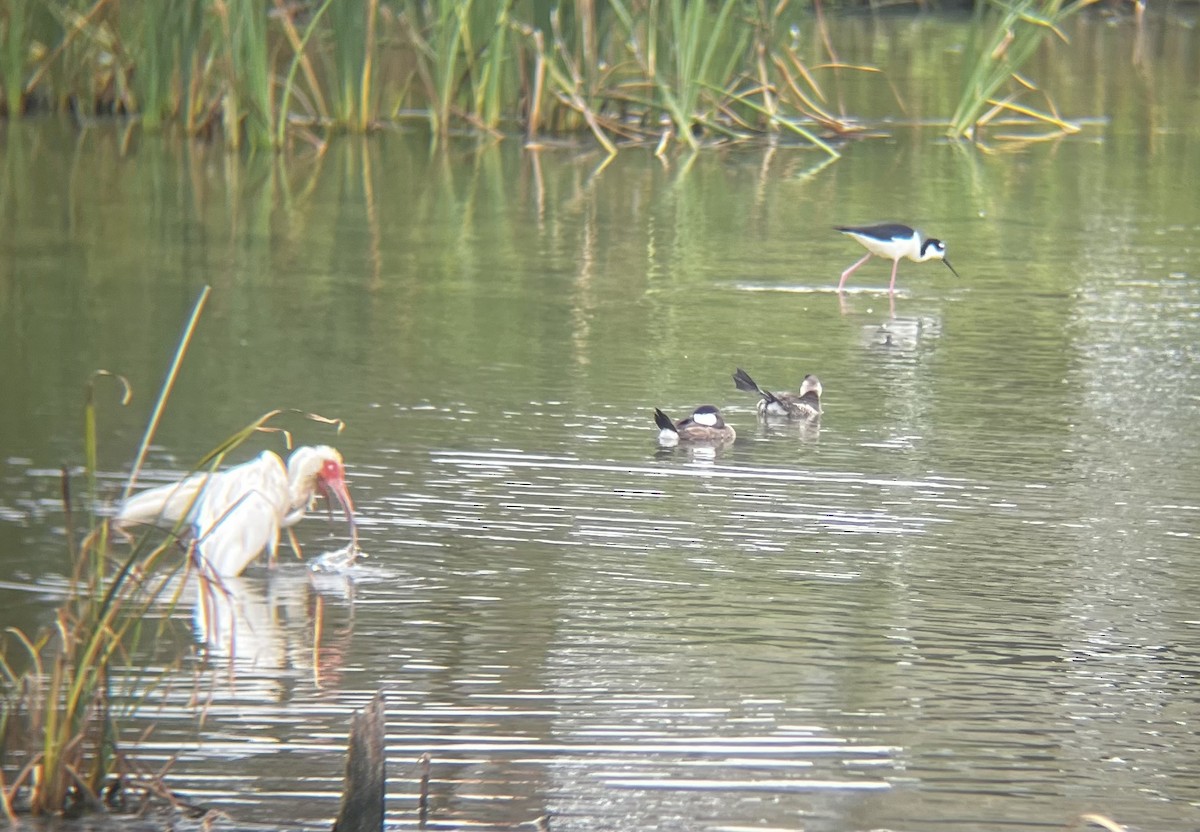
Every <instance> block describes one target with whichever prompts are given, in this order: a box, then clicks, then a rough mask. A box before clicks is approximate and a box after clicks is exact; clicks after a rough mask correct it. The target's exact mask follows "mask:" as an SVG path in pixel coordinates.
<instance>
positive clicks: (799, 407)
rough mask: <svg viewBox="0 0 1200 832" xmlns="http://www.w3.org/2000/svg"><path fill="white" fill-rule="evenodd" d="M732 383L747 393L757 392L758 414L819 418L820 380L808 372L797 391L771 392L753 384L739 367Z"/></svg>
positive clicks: (794, 417)
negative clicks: (758, 397)
mask: <svg viewBox="0 0 1200 832" xmlns="http://www.w3.org/2000/svg"><path fill="white" fill-rule="evenodd" d="M733 383H734V384H735V385H737V389H739V390H745V391H746V392H747V393H757V394H758V395H759V396H760V397H761V398H760V399H759V401H758V415H759V416H762V417H764V418H765V417H767V416H787V417H789V418H791V419H808V420H810V421H811V420H815V419H819V418H821V392H822V391H821V380H820V379H819V378H817V377H816V376H814V375H813V374H812V373H809V374H808V375H806V376H805V377H804V381H802V382H800V392H799V393H772V392H771V391H770V390H764V389H762V388H761V387H759V386H758V385H757V384H755V382H754V379H752V378H750V375H749V373H747V372H746V371H745V370H743V369H742V368H741V367H738V368H737V372H735V373H734V374H733Z"/></svg>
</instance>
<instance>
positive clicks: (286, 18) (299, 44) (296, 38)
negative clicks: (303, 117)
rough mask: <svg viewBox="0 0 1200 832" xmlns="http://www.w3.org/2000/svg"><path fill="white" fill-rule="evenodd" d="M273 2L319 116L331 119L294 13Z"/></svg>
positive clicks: (280, 1)
mask: <svg viewBox="0 0 1200 832" xmlns="http://www.w3.org/2000/svg"><path fill="white" fill-rule="evenodd" d="M273 2H274V3H275V10H276V12H277V13H278V19H279V22H280V26H282V28H283V34H284V36H286V37H287V39H288V43H289V44H290V45H291V47H292V51H293V52H294V53H295V55H296V60H297V61H298V62H299V64H300V69H301V70H302V71H303V72H304V80H305V81H306V82H308V88H309V90H310V92H311V93H312V97H313V104H314V105H315V108H316V111H317V114H318V115H319V116H320V117H321V118H322V119H326V118H328V117H329V108H328V107H326V106H325V96H323V95H322V94H321V85H320V84H319V83H318V82H317V74H316V73H315V72H314V71H313V67H312V61H310V60H309V59H308V55H307V54H305V51H304V49H305V46H306V42H305V41H303V40H302V39H301V38H300V33H299V32H297V31H296V25H295V23H293V22H292V11H291V10H290V9H289V8H288V7H287V6H286V5H285V4H284V0H273ZM280 118H281V119H283V120H286V119H287V113H280Z"/></svg>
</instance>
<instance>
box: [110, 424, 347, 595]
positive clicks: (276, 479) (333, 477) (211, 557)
mask: <svg viewBox="0 0 1200 832" xmlns="http://www.w3.org/2000/svg"><path fill="white" fill-rule="evenodd" d="M318 493H319V494H321V495H323V496H324V497H326V498H327V499H329V498H330V497H331V495H332V497H334V498H336V499H337V501H338V502H339V503H340V504H341V506H342V509H343V510H344V511H345V512H346V517H347V519H348V520H349V521H350V526H351V530H352V531H353V528H354V503H353V502H352V501H351V500H350V492H349V491H348V490H347V489H346V470H345V467H344V466H343V464H342V455H341V454H340V453H338V452H337V450H336V449H334V448H331V447H329V446H328V445H318V446H315V447H308V446H305V447H301V448H297V449H296V450H295V451H293V452H292V455H291V456H290V457H288V462H287V467H286V468H285V467H284V464H283V460H281V459H280V458H279V457H278V456H277V455H276V454H274V453H272V452H271V451H263V452H262V453H261V454H259V455H258V456H256V457H255V458H254V459H252V460H250V461H249V462H244V463H242V464H241V465H236V466H234V467H233V468H230V469H228V470H225V471H218V472H216V473H200V474H193V475H192V476H190V477H188V478H187V479H185V480H183V481H182V482H179V483H176V484H174V485H162V486H159V487H157V488H151V489H149V490H147V491H143V492H141V493H140V494H135V495H134V496H132V497H130V498H129V499H128V500H126V501H125V502H124V503H123V504H122V505H121V508H120V510H119V511H118V512H117V516H116V522H117V525H118V527H125V526H130V525H137V524H150V525H155V526H160V527H164V528H174V527H175V526H177V525H180V524H181V523H182V525H184V526H187V527H190V529H191V531H192V533H193V534H194V536H195V538H196V553H197V555H198V557H199V559H200V560H201V561H202V564H203V565H204V566H205V567H206V568H207V569H208V570H209V571H210V572H211V573H212V574H215V575H220V576H223V577H229V576H234V575H240V574H241V573H242V570H244V569H245V568H246V566H247V565H249V563H250V562H251V561H252V560H254V558H256V557H257V556H258V554H259V553H260V552H262V550H263V549H264V548H265V549H268V550H269V551H270V553H271V557H272V558H274V556H275V550H276V549H277V548H278V546H279V533H280V530H281V529H285V528H288V527H290V526H294V525H295V524H296V523H298V522H300V520H301V518H303V517H304V514H305V512H306V511H308V508H309V506H310V505H311V503H312V502H313V500H314V499H315V498H316V496H317V494H318Z"/></svg>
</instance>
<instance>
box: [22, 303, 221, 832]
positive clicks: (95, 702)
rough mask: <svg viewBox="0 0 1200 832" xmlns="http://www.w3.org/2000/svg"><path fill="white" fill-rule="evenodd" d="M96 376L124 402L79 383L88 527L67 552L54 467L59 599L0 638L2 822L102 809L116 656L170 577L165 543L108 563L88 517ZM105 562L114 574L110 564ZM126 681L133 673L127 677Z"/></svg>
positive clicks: (101, 528)
mask: <svg viewBox="0 0 1200 832" xmlns="http://www.w3.org/2000/svg"><path fill="white" fill-rule="evenodd" d="M207 295H208V290H207V289H205V291H204V293H203V294H202V295H201V297H200V298H199V300H198V301H197V303H196V308H195V311H194V312H193V315H192V318H191V321H190V323H189V324H188V326H187V328H186V329H185V330H184V334H183V337H182V338H181V340H180V343H179V347H178V348H177V350H176V353H175V359H174V361H173V363H172V368H173V369H172V371H171V372H170V373H168V376H167V380H166V382H164V385H163V389H162V392H161V394H160V397H159V407H158V408H156V410H155V416H154V417H153V418H152V419H151V426H150V428H148V429H147V433H146V437H145V439H144V440H143V444H142V453H144V451H145V447H146V445H147V444H148V442H149V441H150V438H151V436H152V434H153V426H154V425H155V423H156V421H157V417H158V415H159V414H160V413H161V406H162V404H164V403H165V401H166V397H167V396H168V395H169V393H170V389H171V387H172V385H173V382H174V377H175V368H177V367H178V365H179V362H180V361H181V360H182V358H183V355H184V353H186V351H187V347H188V344H189V343H190V341H191V336H192V332H193V331H194V328H195V324H196V321H197V319H198V316H199V313H200V310H201V309H202V308H203V305H204V301H205V298H206V297H207ZM104 378H111V379H113V380H114V381H116V382H119V384H120V386H121V388H122V396H121V402H122V404H126V403H128V401H129V387H128V384H127V383H126V382H125V380H124V379H123V378H121V377H120V376H116V375H114V374H112V373H109V372H107V371H103V370H102V371H98V372H97V373H95V374H93V376H92V378H90V379H89V380H88V383H87V387H86V394H85V399H84V458H85V460H86V465H85V476H86V479H87V502H88V516H89V518H90V523H91V526H90V531H89V532H88V534H87V535H86V536H85V537H84V538H83V541H82V543H81V544H79V545H78V546H77V545H76V544H75V532H74V521H73V516H74V513H73V511H72V504H73V500H72V495H71V490H70V479H69V476H68V474H67V472H66V470H65V469H64V471H63V476H62V483H63V505H64V510H65V515H66V529H67V537H68V544H67V550H68V555H69V556H70V558H71V570H70V579H69V581H68V584H67V590H66V594H65V598H64V600H63V601H62V603H61V604H60V605H59V607H58V610H57V612H56V614H55V619H54V623H53V624H52V625H51V626H49V627H47V628H45V629H44V630H43V631H42V632H41V633H39V634H37V635H34V636H30V635H27V634H26V633H23V632H21V631H20V630H17V629H16V628H11V627H10V628H9V629H8V630H7V631H6V632H5V636H6V638H5V641H6V644H5V650H4V651H3V653H2V654H0V678H2V679H3V688H2V696H3V699H2V702H0V704H2V711H0V771H3V770H12V771H15V774H14V776H13V778H12V780H11V782H9V781H8V779H7V778H5V779H4V782H3V783H0V786H2V788H0V804H2V807H0V808H3V810H4V812H5V815H6V816H7V817H8V818H9V819H10V821H12V820H15V818H16V812H17V810H18V805H20V807H21V808H24V809H27V810H28V811H29V812H30V813H32V814H34V815H57V814H62V813H67V814H77V813H81V812H84V811H89V810H92V809H97V808H99V807H101V806H102V805H103V802H102V793H103V790H104V788H105V786H106V785H107V784H108V783H109V782H110V779H111V778H112V776H113V775H114V774H115V773H116V759H117V754H116V750H117V741H116V737H117V731H116V725H115V720H114V712H113V707H112V698H113V697H112V686H113V681H114V677H118V676H120V675H121V674H123V673H124V672H125V670H126V665H125V664H123V662H122V660H123V659H125V657H127V656H128V655H130V654H131V653H132V652H134V651H135V650H137V649H138V648H139V646H143V645H145V644H147V643H148V639H149V637H153V638H157V637H158V636H159V635H160V634H161V633H159V632H155V633H152V634H150V633H146V632H144V630H143V628H144V623H143V622H144V621H145V620H147V616H146V613H147V612H148V611H149V609H150V607H151V606H152V605H154V604H156V603H158V602H159V601H160V600H161V599H162V598H163V597H164V595H165V593H166V592H167V587H168V581H169V580H170V577H171V571H170V570H168V571H167V572H166V573H165V574H164V573H163V570H158V573H159V574H155V573H156V569H155V567H156V565H157V563H158V561H159V560H160V558H161V556H162V555H163V554H164V553H165V552H167V551H169V549H170V548H172V547H171V541H170V539H168V540H167V541H164V542H163V543H161V544H160V545H159V546H157V547H156V548H153V549H151V550H150V551H149V552H148V553H147V551H146V548H147V547H146V545H145V541H144V540H143V541H142V543H140V544H139V545H138V546H136V547H134V549H133V551H132V553H131V554H130V555H128V556H127V557H126V558H125V560H124V561H116V562H114V559H113V553H112V551H111V550H110V547H109V535H108V525H107V523H106V522H104V521H103V520H101V519H99V518H97V516H96V514H95V511H94V508H95V505H96V464H97V463H96V460H97V438H96V398H97V397H96V390H97V382H98V381H99V380H101V379H104ZM139 460H140V455H139ZM135 475H136V467H135ZM114 563H115V566H116V568H115V570H113V569H112V568H111V567H112V566H113V565H114ZM177 569H178V567H176V570H175V571H177ZM161 626H166V624H165V623H163V624H160V627H161ZM19 662H21V663H23V664H24V667H23V668H22V667H20V666H19V664H18V663H19ZM136 675H137V671H136V670H135V671H134V678H136ZM152 681H153V680H152Z"/></svg>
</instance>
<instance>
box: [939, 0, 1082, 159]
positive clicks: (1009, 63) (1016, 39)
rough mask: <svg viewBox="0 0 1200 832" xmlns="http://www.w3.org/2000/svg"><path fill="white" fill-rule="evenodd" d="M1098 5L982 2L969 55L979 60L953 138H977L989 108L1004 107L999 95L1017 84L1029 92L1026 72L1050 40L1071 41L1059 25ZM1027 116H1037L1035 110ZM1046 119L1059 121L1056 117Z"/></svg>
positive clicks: (954, 120) (953, 122) (1077, 0)
mask: <svg viewBox="0 0 1200 832" xmlns="http://www.w3.org/2000/svg"><path fill="white" fill-rule="evenodd" d="M1094 2H1096V0H1073V2H1071V0H1017V2H1015V3H1012V4H1008V3H1000V2H998V0H992V2H991V3H985V2H979V3H977V4H976V6H975V20H974V26H973V27H972V34H973V38H972V42H971V43H969V44H968V45H967V49H966V50H965V54H967V55H977V56H978V57H977V58H976V60H975V63H974V65H973V66H971V67H970V71H969V72H968V73H967V75H966V79H965V82H964V84H963V92H962V96H961V97H960V98H959V102H958V106H957V107H956V108H955V111H954V115H953V116H952V117H951V119H950V129H949V133H950V135H952V136H968V135H971V134H973V131H974V128H975V126H976V125H977V124H978V123H979V122H980V118H981V116H982V115H983V113H984V111H985V109H987V108H988V107H995V106H997V105H998V104H1000V102H997V101H996V96H997V94H999V93H1000V91H1001V89H1002V88H1004V87H1005V86H1006V85H1008V84H1009V83H1015V85H1016V87H1017V89H1018V91H1019V90H1020V89H1021V88H1022V87H1028V84H1027V82H1024V81H1023V79H1022V78H1021V77H1020V71H1021V67H1022V66H1024V65H1025V63H1026V62H1027V61H1028V60H1029V59H1030V58H1031V57H1032V56H1033V54H1034V52H1035V51H1037V49H1038V47H1039V46H1040V45H1041V44H1042V42H1043V40H1044V39H1045V37H1046V35H1048V34H1054V35H1055V36H1056V37H1058V38H1060V39H1061V40H1063V41H1065V40H1066V37H1065V36H1064V35H1063V34H1062V32H1061V31H1060V30H1059V28H1058V27H1059V25H1060V24H1061V23H1062V22H1063V21H1065V20H1066V19H1067V18H1068V17H1070V16H1071V15H1072V14H1074V13H1075V12H1077V11H1079V10H1080V9H1082V8H1084V7H1086V6H1089V5H1091V4H1092V3H1094ZM993 5H994V6H995V7H997V8H998V9H999V11H1000V15H999V17H998V18H997V19H996V21H995V24H994V25H992V26H991V27H990V28H989V27H988V25H987V24H988V20H987V18H988V16H989V15H988V12H989V11H990V10H991V9H992V8H993ZM966 68H967V67H966V66H965V65H964V69H966ZM1018 94H1019V93H1018ZM1013 97H1015V96H1010V97H1009V99H1008V100H1012V98H1013ZM1025 113H1026V114H1028V115H1035V116H1036V115H1037V114H1035V113H1033V112H1032V111H1029V110H1026V111H1025ZM1044 120H1046V121H1050V122H1053V121H1055V119H1054V118H1046V119H1044Z"/></svg>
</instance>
